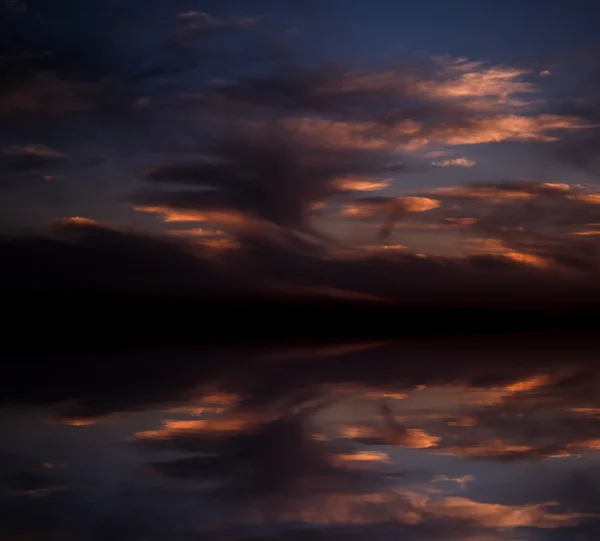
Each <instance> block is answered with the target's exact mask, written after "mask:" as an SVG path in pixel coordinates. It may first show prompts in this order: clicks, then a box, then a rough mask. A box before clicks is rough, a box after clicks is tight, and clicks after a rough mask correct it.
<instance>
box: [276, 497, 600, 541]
mask: <svg viewBox="0 0 600 541" xmlns="http://www.w3.org/2000/svg"><path fill="white" fill-rule="evenodd" d="M556 505H558V504H557V503H555V502H544V503H539V504H529V505H503V504H497V503H484V502H478V501H474V500H472V499H469V498H466V497H458V496H446V497H444V496H442V497H436V496H431V495H430V494H424V493H422V492H417V491H411V490H396V491H390V492H380V493H377V492H374V493H365V494H347V493H333V494H328V495H327V496H324V497H319V498H313V499H311V500H305V501H294V503H293V506H291V507H290V509H289V510H288V509H284V510H282V512H281V513H279V514H278V516H276V517H275V518H276V520H277V521H278V522H297V521H302V522H306V523H313V524H343V525H350V524H378V523H387V524H390V523H396V524H405V525H418V524H422V523H425V522H428V521H431V520H445V521H448V523H449V524H454V525H456V522H457V521H460V522H462V523H463V524H465V525H470V526H473V527H477V528H489V529H490V530H513V529H515V528H523V527H529V528H540V529H558V528H564V527H568V526H575V525H577V524H579V523H581V521H582V520H583V519H585V518H590V517H595V516H596V515H593V514H589V513H588V514H586V513H558V512H556V513H554V512H552V508H553V507H555V506H556ZM450 521H452V522H450ZM479 535H480V537H476V536H475V537H470V536H469V535H468V532H465V535H464V536H462V537H461V538H463V539H472V540H476V539H480V540H482V539H487V540H489V539H490V538H489V537H486V536H485V534H483V533H480V534H479Z"/></svg>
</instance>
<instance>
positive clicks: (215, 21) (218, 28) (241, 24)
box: [175, 11, 260, 43]
mask: <svg viewBox="0 0 600 541" xmlns="http://www.w3.org/2000/svg"><path fill="white" fill-rule="evenodd" d="M178 18H179V19H181V20H182V21H184V24H183V26H181V27H180V28H179V29H178V30H177V32H176V33H175V39H176V40H178V41H180V42H183V43H185V42H189V41H190V40H191V39H194V38H198V37H203V36H208V35H214V34H219V33H223V32H229V31H232V30H240V29H242V28H248V27H250V26H253V25H255V24H256V23H257V22H258V21H259V20H260V19H259V18H258V17H228V18H219V17H215V16H213V15H210V14H208V13H204V12H200V11H186V12H183V13H179V15H178Z"/></svg>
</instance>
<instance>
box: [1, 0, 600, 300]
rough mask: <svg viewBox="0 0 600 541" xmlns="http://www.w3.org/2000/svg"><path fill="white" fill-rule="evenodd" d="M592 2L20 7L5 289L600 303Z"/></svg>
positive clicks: (4, 97)
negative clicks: (453, 293) (493, 295)
mask: <svg viewBox="0 0 600 541" xmlns="http://www.w3.org/2000/svg"><path fill="white" fill-rule="evenodd" d="M599 9H600V8H598V6H597V5H596V3H594V2H592V1H584V0H579V1H576V2H563V1H559V0H553V1H547V2H537V1H533V0H532V1H528V2H516V1H508V2H503V3H496V2H487V3H482V2H475V1H466V0H465V1H462V2H461V1H455V2H442V1H433V0H428V1H423V2H418V3H391V2H384V1H379V0H375V1H373V2H368V3H365V2H359V1H347V2H340V1H335V0H330V1H327V2H314V1H311V0H305V1H302V0H298V1H289V2H273V1H269V0H263V1H260V2H259V1H257V2H234V1H226V2H212V1H208V0H206V1H203V0H199V1H184V0H177V1H174V2H170V3H164V2H159V1H155V0H153V1H147V2H141V1H132V2H128V3H127V4H126V5H124V4H122V3H121V2H117V1H112V0H111V1H108V2H103V3H98V2H94V1H91V0H89V1H88V0H86V1H82V2H73V1H68V0H60V1H56V2H47V1H41V0H40V1H38V0H29V1H27V0H5V1H3V3H2V5H1V15H0V17H1V22H0V25H1V27H2V35H3V38H2V41H1V42H0V62H1V66H2V67H1V69H2V71H3V77H2V81H1V83H0V118H1V122H0V191H1V197H0V210H1V212H0V233H1V235H2V236H1V238H0V251H2V252H3V253H4V257H3V260H5V261H7V264H6V265H3V269H2V271H1V272H2V280H1V283H2V285H3V287H4V288H8V289H9V290H15V289H16V288H19V289H32V288H33V289H36V288H37V289H39V288H42V289H43V290H45V291H46V290H48V291H54V292H56V291H64V290H65V289H66V290H71V291H79V290H80V289H81V288H82V287H83V288H86V289H87V290H94V291H121V292H123V291H130V292H133V291H134V290H135V291H137V290H138V289H141V290H143V291H144V292H145V293H148V292H149V293H166V292H168V293H169V294H173V293H175V292H176V293H177V294H178V295H183V296H186V295H192V294H194V295H202V294H207V292H209V291H222V290H230V289H232V287H233V290H235V291H236V292H237V293H239V292H240V291H246V292H252V294H258V295H260V294H267V293H268V292H270V291H272V290H273V288H276V289H277V290H278V291H282V290H285V289H286V288H287V290H291V289H293V288H297V287H309V288H313V290H314V291H323V289H324V288H328V289H329V290H332V291H333V290H335V291H346V292H350V293H352V294H359V295H365V294H366V295H375V296H377V297H378V298H384V299H387V300H390V299H391V300H397V299H398V298H400V297H402V296H404V295H405V294H406V291H405V289H404V286H403V285H402V284H403V283H406V280H413V285H414V288H413V289H414V291H415V295H417V296H418V295H431V291H432V288H434V289H436V290H437V291H442V292H444V291H446V292H448V291H450V290H460V291H461V292H462V293H461V295H462V296H463V298H464V299H465V301H468V298H469V296H471V297H473V296H474V295H476V296H477V297H478V298H479V297H480V293H477V294H475V293H469V284H477V287H475V289H476V290H477V291H488V292H489V291H491V290H492V289H493V284H498V283H499V282H498V281H499V280H500V282H501V283H502V284H503V285H502V287H503V288H504V289H505V290H509V291H511V292H513V293H514V297H515V298H516V299H517V300H518V301H519V302H525V301H524V300H523V299H521V300H519V299H520V297H523V296H527V295H529V292H530V291H531V290H532V288H533V289H534V290H535V291H536V292H537V293H536V294H537V295H538V296H539V298H540V299H541V300H544V299H546V300H548V299H550V298H551V297H552V296H553V295H554V296H561V298H566V297H567V296H569V295H574V294H576V295H578V296H579V297H586V296H587V297H589V298H590V299H596V298H597V295H598V286H597V282H598V281H597V280H596V278H597V274H598V271H599V267H598V264H599V262H600V259H599V257H600V256H599V252H598V245H597V239H598V234H600V225H599V224H600V203H599V202H600V187H599V186H598V174H599V173H600V169H599V164H598V160H597V154H596V148H597V143H598V137H599V136H598V134H599V133H600V132H599V131H598V130H599V129H600V128H599V127H598V126H599V124H598V122H599V121H600V114H599V113H600V103H599V101H598V92H599V90H600V89H599V81H600V79H599V74H598V71H597V62H596V61H595V59H596V58H597V54H598V39H597V32H596V31H595V30H596V29H595V26H594V24H595V21H596V20H597V17H598V15H599V14H600V12H599ZM133 254H138V256H139V257H134V256H133ZM142 259H144V260H145V261H146V262H147V263H143V262H142V261H141V260H142ZM166 261H168V263H165V262H166ZM136 265H137V267H136ZM306 265H308V266H310V267H311V268H312V269H313V270H314V272H312V273H311V275H312V276H311V277H310V278H308V277H307V276H306V273H302V272H300V271H299V269H300V268H301V267H305V266H306ZM242 267H244V268H246V269H248V272H246V273H240V272H239V269H240V268H242ZM42 268H44V269H46V271H45V272H44V273H40V272H39V270H40V269H42ZM336 269H339V272H336ZM342 269H343V270H342ZM142 271H143V274H144V278H143V279H140V280H136V279H135V278H134V277H135V276H136V275H139V273H140V272H142ZM252 273H254V274H252ZM333 274H337V276H333ZM341 275H343V276H346V277H352V279H350V278H340V276H341ZM224 276H226V277H227V278H226V280H225V282H226V283H223V282H224ZM394 276H397V277H398V278H396V279H394ZM417 277H418V279H417ZM234 283H235V286H232V284H234ZM540 284H544V286H542V285H540ZM544 287H546V289H544ZM78 288H79V289H78ZM478 288H479V289H478ZM561 288H562V289H561ZM558 290H560V291H562V293H561V294H560V295H558V293H557V291H558ZM567 291H568V292H569V293H567ZM574 292H575V293H574ZM530 296H531V295H530ZM490 302H492V300H490ZM527 302H529V301H527ZM540 302H541V301H540Z"/></svg>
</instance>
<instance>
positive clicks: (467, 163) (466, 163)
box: [432, 158, 477, 167]
mask: <svg viewBox="0 0 600 541" xmlns="http://www.w3.org/2000/svg"><path fill="white" fill-rule="evenodd" d="M432 163H433V165H435V166H436V167H451V166H457V167H473V166H474V165H475V164H476V163H477V162H475V161H474V160H470V159H469V158H451V159H448V160H440V161H437V162H432Z"/></svg>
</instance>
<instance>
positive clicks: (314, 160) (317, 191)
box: [132, 120, 394, 234]
mask: <svg viewBox="0 0 600 541" xmlns="http://www.w3.org/2000/svg"><path fill="white" fill-rule="evenodd" d="M315 122H317V121H315ZM321 122H322V121H318V123H317V124H314V123H312V121H311V122H309V123H308V124H307V123H306V122H305V121H304V120H301V121H298V122H293V123H289V122H286V121H284V122H275V123H273V124H262V125H254V126H250V127H249V128H246V129H245V130H243V129H242V128H240V129H239V130H238V132H237V133H236V134H235V135H229V136H224V137H222V138H220V139H216V140H215V141H214V142H213V143H212V144H211V145H210V151H211V155H210V158H209V159H207V160H204V161H198V162H187V163H182V164H177V163H175V164H166V165H162V166H158V167H156V168H153V169H151V170H150V171H149V173H148V174H147V180H148V181H149V182H151V183H152V184H164V185H174V186H177V185H181V186H182V187H183V186H193V187H195V188H196V190H195V191H185V192H183V191H173V190H169V191H159V190H156V189H154V190H147V191H145V192H142V193H140V194H139V195H135V194H134V196H133V197H132V200H133V202H134V203H135V204H136V206H138V207H142V208H148V207H156V208H171V209H173V210H175V211H185V212H190V213H192V214H193V213H195V212H199V213H205V212H210V211H217V212H228V213H238V214H239V213H241V214H243V215H245V216H247V217H252V218H255V219H259V220H263V221H265V222H270V223H272V224H274V225H276V226H280V227H284V228H287V229H291V230H294V229H295V230H298V231H301V232H305V233H306V232H310V233H313V234H315V233H316V231H315V230H314V228H312V226H311V224H310V222H309V216H308V214H309V211H310V210H311V209H312V208H313V206H314V205H315V204H316V203H320V202H321V201H322V200H324V199H326V198H328V197H331V196H333V195H335V194H340V193H345V192H348V191H350V190H354V191H361V190H364V188H365V184H364V183H363V184H357V183H356V181H351V180H350V179H353V178H357V177H358V178H365V177H366V178H370V180H369V182H379V183H383V182H384V180H385V177H383V178H382V179H381V180H379V181H377V180H376V178H377V176H378V175H385V174H386V172H387V171H386V167H388V166H390V164H391V165H394V161H393V160H391V156H390V155H389V153H386V152H385V151H384V150H381V149H380V148H379V145H375V146H371V145H363V144H362V143H361V142H357V141H355V139H353V137H351V136H350V135H348V132H346V131H343V132H341V133H338V131H337V127H336V126H335V125H334V126H333V131H331V132H330V131H328V129H327V126H325V125H324V124H321ZM307 126H308V127H307ZM315 126H316V128H315ZM345 128H346V127H345V126H344V129H345ZM313 131H314V133H313ZM359 141H361V140H359ZM388 174H389V173H388ZM352 182H354V184H352ZM361 182H363V181H361ZM367 187H369V186H367ZM198 188H202V189H201V190H199V189H198ZM208 188H210V189H208Z"/></svg>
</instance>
